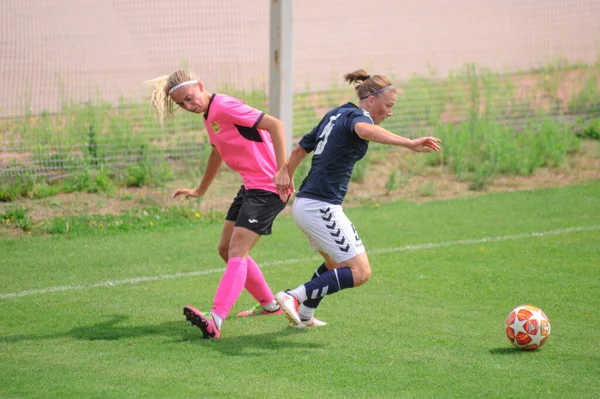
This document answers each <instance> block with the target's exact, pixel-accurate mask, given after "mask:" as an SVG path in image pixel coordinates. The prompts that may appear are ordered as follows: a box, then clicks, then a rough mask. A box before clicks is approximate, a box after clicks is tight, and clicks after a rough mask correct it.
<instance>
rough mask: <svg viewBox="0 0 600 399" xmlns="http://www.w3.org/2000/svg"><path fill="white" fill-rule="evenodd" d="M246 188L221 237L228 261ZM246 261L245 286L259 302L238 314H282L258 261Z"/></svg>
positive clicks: (222, 251)
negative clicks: (234, 229) (230, 245)
mask: <svg viewBox="0 0 600 399" xmlns="http://www.w3.org/2000/svg"><path fill="white" fill-rule="evenodd" d="M244 193H245V190H244V188H243V187H242V188H240V191H239V192H238V194H237V195H236V197H235V199H234V200H233V202H232V204H231V206H230V207H229V210H228V211H227V216H226V218H225V224H224V225H223V230H222V231H221V237H220V239H219V247H218V250H219V255H220V256H221V258H222V259H223V260H224V261H225V263H227V261H228V259H229V244H230V242H231V236H232V234H233V228H234V227H235V222H236V220H237V218H238V215H239V212H240V208H241V207H242V203H243V196H244ZM246 263H247V266H248V274H247V276H246V283H245V284H244V288H246V290H247V291H248V292H249V293H250V295H252V297H253V298H254V299H256V301H257V302H258V303H257V304H256V305H255V306H254V307H253V308H252V309H250V310H246V311H243V312H240V313H238V314H237V315H236V316H257V315H271V314H281V309H280V308H279V306H277V303H276V302H275V300H274V295H273V292H271V289H270V288H269V286H268V285H267V282H266V281H265V278H264V276H263V274H262V272H261V270H260V268H259V267H258V265H257V264H256V262H255V261H254V260H253V259H252V258H251V257H250V256H247V257H246Z"/></svg>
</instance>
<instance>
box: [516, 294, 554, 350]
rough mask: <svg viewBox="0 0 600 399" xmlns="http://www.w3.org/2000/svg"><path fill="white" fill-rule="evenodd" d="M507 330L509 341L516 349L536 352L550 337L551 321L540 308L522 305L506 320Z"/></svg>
mask: <svg viewBox="0 0 600 399" xmlns="http://www.w3.org/2000/svg"><path fill="white" fill-rule="evenodd" d="M505 330H506V336H507V337H508V340H509V341H510V342H511V344H513V345H514V346H515V347H516V348H518V349H520V350H524V351H534V350H536V349H538V348H539V347H540V346H542V345H544V343H545V342H546V340H547V339H548V337H549V336H550V321H549V320H548V317H547V316H546V314H545V313H544V312H543V311H542V310H541V309H540V308H537V307H535V306H531V305H521V306H518V307H516V308H514V309H513V310H512V311H511V312H510V314H509V315H508V317H507V318H506V323H505Z"/></svg>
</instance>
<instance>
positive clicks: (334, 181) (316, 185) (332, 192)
mask: <svg viewBox="0 0 600 399" xmlns="http://www.w3.org/2000/svg"><path fill="white" fill-rule="evenodd" d="M358 122H366V123H373V119H371V116H370V115H369V113H368V112H367V111H365V110H363V109H361V108H358V107H357V106H356V105H354V104H352V103H347V104H344V105H342V106H339V107H337V108H334V109H332V110H331V111H329V112H328V113H327V115H325V116H324V117H323V119H322V120H321V122H319V124H318V125H317V126H316V127H315V128H314V129H313V130H312V131H311V132H310V133H308V134H307V135H305V136H304V137H303V138H302V140H300V143H299V144H300V146H301V147H302V148H303V149H304V150H305V151H306V152H308V153H310V152H312V151H314V154H313V157H312V164H311V166H310V171H309V172H308V175H307V176H306V178H305V179H304V181H303V182H302V185H301V186H300V189H299V190H298V194H297V195H296V196H297V197H303V198H311V199H316V200H320V201H324V202H327V203H330V204H334V205H340V204H341V203H342V202H343V201H344V197H345V196H346V193H347V192H348V183H349V182H350V176H351V175H352V170H353V169H354V164H355V163H356V161H358V160H360V159H361V158H362V157H364V156H365V154H366V153H367V149H368V148H369V142H368V141H367V140H364V139H361V138H360V137H359V136H358V135H357V134H356V133H355V132H354V125H356V123H358Z"/></svg>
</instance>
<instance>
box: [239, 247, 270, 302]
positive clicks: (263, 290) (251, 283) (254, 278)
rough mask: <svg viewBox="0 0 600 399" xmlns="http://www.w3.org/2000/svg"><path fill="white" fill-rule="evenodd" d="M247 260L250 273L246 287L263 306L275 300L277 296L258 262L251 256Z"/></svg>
mask: <svg viewBox="0 0 600 399" xmlns="http://www.w3.org/2000/svg"><path fill="white" fill-rule="evenodd" d="M246 262H247V263H248V275H247V276H246V285H245V286H244V288H246V290H248V292H249V293H250V295H252V297H253V298H254V299H256V301H257V302H259V303H260V304H261V305H262V306H264V305H267V304H269V303H271V302H273V299H274V298H275V296H274V295H273V291H271V288H270V287H269V285H268V284H267V281H266V280H265V277H264V276H263V274H262V272H261V271H260V268H259V267H258V265H257V264H256V262H254V260H253V259H252V258H251V257H250V256H248V257H246Z"/></svg>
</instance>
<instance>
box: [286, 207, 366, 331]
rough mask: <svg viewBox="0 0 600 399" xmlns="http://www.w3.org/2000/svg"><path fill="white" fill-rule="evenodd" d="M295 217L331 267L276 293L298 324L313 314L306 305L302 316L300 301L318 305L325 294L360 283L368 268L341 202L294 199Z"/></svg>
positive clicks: (358, 239) (287, 314) (294, 321)
mask: <svg viewBox="0 0 600 399" xmlns="http://www.w3.org/2000/svg"><path fill="white" fill-rule="evenodd" d="M297 200H298V199H297ZM294 220H295V221H296V223H297V224H298V226H299V227H300V228H301V230H302V231H304V232H305V234H307V236H308V237H309V240H310V241H311V245H312V246H313V248H315V249H318V250H319V252H321V254H322V255H324V258H325V261H326V262H325V263H326V267H327V268H328V269H331V270H328V271H326V272H325V273H323V274H321V275H320V276H318V277H317V278H315V279H313V280H311V281H308V282H306V283H305V284H302V285H300V286H298V287H297V288H295V289H293V290H288V291H286V292H280V293H278V294H277V295H276V297H277V299H278V301H279V303H280V305H281V306H282V308H283V310H284V311H285V312H286V316H288V318H289V319H290V322H291V323H292V324H296V325H298V324H301V323H302V322H306V321H307V320H303V319H307V318H308V317H310V315H311V313H313V314H314V310H313V311H312V312H311V310H310V307H309V306H306V307H305V308H303V312H302V313H303V317H302V319H301V317H300V314H299V307H298V304H299V303H303V304H304V303H305V301H307V300H315V301H313V302H312V303H311V302H309V303H308V305H311V304H312V305H313V306H314V305H315V304H316V305H318V299H320V298H323V297H324V296H325V295H332V294H334V293H336V292H338V291H340V290H343V289H346V288H352V287H355V286H359V285H362V284H364V283H365V282H366V281H367V280H368V279H369V277H370V274H371V268H370V265H369V261H368V258H367V255H366V254H365V252H364V247H363V244H362V241H361V240H360V237H359V236H358V234H357V232H356V230H355V229H354V226H353V225H352V223H351V222H350V220H349V219H348V218H347V216H346V215H345V214H344V212H343V210H342V208H341V206H333V205H329V204H326V203H323V202H320V201H315V200H307V199H304V198H302V199H300V201H299V202H298V204H296V203H294ZM312 309H314V308H312Z"/></svg>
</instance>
